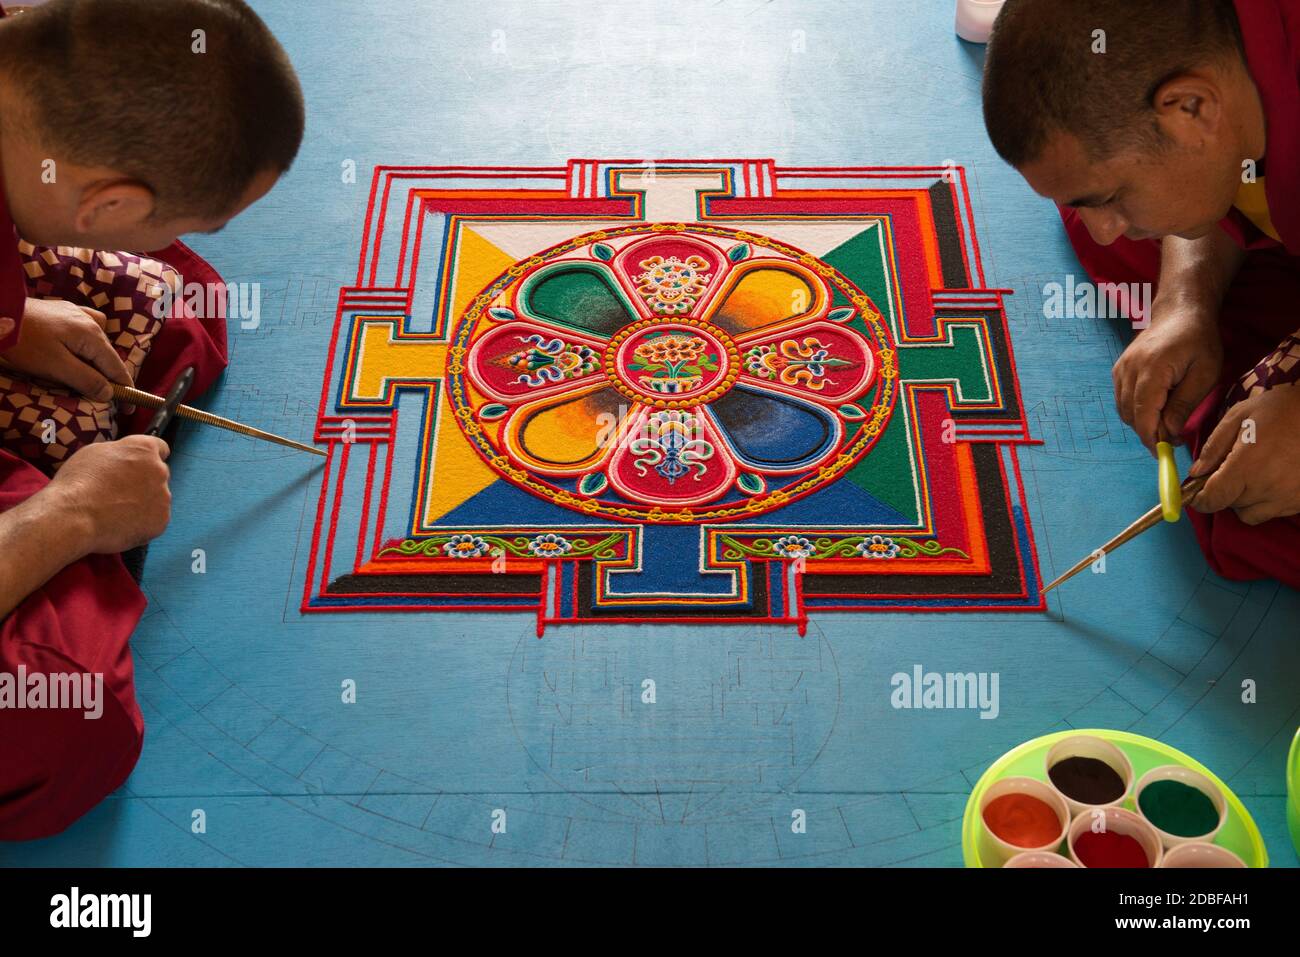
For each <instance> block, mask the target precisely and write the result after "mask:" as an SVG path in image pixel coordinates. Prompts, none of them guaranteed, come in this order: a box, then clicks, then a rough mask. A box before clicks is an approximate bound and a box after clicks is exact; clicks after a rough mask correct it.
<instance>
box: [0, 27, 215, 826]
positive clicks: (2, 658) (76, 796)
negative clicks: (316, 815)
mask: <svg viewBox="0 0 1300 957" xmlns="http://www.w3.org/2000/svg"><path fill="white" fill-rule="evenodd" d="M3 15H4V10H3V8H0V16H3ZM149 255H150V256H151V257H152V258H154V259H161V260H163V261H164V262H166V263H168V264H169V265H170V266H172V267H173V268H174V269H175V270H176V271H177V272H178V273H180V275H181V277H182V279H183V281H184V282H186V283H189V282H199V283H219V282H220V281H221V277H220V276H219V275H217V273H216V272H215V271H214V270H213V269H212V268H211V267H210V266H209V265H208V264H207V263H206V262H204V261H203V260H202V259H201V258H200V257H199V256H198V255H196V254H195V253H194V252H193V251H191V250H190V249H189V248H188V247H186V246H185V245H184V244H182V243H179V242H178V243H175V244H174V245H172V246H170V247H168V248H167V249H165V250H163V251H161V252H156V253H151V254H149ZM25 279H26V277H25V275H24V273H23V272H22V269H21V267H20V257H19V254H18V247H17V234H16V232H15V229H14V224H13V221H12V220H11V219H10V217H9V212H8V208H7V204H6V203H5V201H4V190H3V184H2V183H0V315H5V316H9V317H11V318H13V319H15V321H16V322H18V321H21V318H22V304H23V302H25V301H26V283H25ZM9 310H13V312H10V311H9ZM182 313H184V314H183V315H182ZM15 332H17V330H15ZM15 339H16V336H11V337H7V340H8V341H3V342H0V348H7V347H9V346H11V345H12V344H13V341H15ZM187 365H188V366H194V368H195V379H194V386H193V388H192V389H191V392H190V396H191V397H193V396H196V395H198V394H200V393H201V392H203V391H204V390H206V389H207V388H208V387H209V386H210V385H211V384H212V383H213V382H214V381H215V380H216V378H217V377H218V376H219V375H220V374H221V372H222V370H223V369H224V368H225V366H226V322H225V315H224V311H223V312H221V313H219V314H218V315H215V316H210V317H205V318H196V317H194V316H193V315H192V314H190V313H189V312H188V311H187V310H186V309H185V307H184V305H183V301H177V303H176V315H175V316H174V317H173V318H172V319H170V320H169V321H168V322H167V323H166V324H165V325H164V327H163V329H162V330H161V331H160V332H159V333H158V335H157V336H156V337H155V338H154V341H153V346H152V349H151V350H150V353H149V357H148V358H147V359H146V360H145V362H144V365H143V367H142V368H141V370H140V375H139V377H138V379H137V385H139V386H140V388H143V389H146V390H148V391H153V392H165V391H166V390H167V387H168V386H169V385H170V384H171V382H172V381H173V380H174V379H175V378H176V377H177V375H179V373H180V371H181V369H183V368H184V367H185V366H187ZM151 415H152V410H150V409H138V410H137V412H136V415H135V417H134V418H133V419H132V420H131V421H130V422H124V423H123V428H122V433H123V434H127V433H129V432H132V431H139V430H140V429H141V428H143V426H144V423H146V422H147V421H148V419H149V417H150V416H151ZM48 481H49V480H48V479H47V478H46V477H45V475H44V474H42V473H41V472H40V471H38V470H37V469H36V468H34V467H33V466H31V465H29V464H27V463H26V462H24V461H22V460H21V459H19V458H17V457H16V456H14V455H12V454H10V453H9V452H7V451H5V450H4V449H3V448H0V512H4V511H6V510H8V509H11V508H13V507H14V506H15V505H18V504H19V503H20V502H22V501H24V500H25V499H27V498H29V497H30V496H32V495H34V494H36V493H37V492H39V491H40V490H41V489H42V488H44V487H45V485H46V484H47V483H48ZM145 605H146V602H145V597H144V593H143V592H141V591H140V589H139V587H138V586H137V585H136V583H135V582H134V581H133V580H132V578H131V576H130V575H129V574H128V573H127V571H126V568H125V566H124V565H123V564H122V560H121V558H119V557H118V556H117V555H91V556H88V557H87V558H83V559H81V560H80V561H77V562H73V563H72V564H71V565H69V566H68V567H67V568H64V569H63V570H62V571H60V572H59V573H58V574H57V575H55V576H54V577H53V578H52V579H51V580H50V581H49V582H47V583H46V584H45V585H44V587H42V588H39V589H37V590H36V591H35V592H34V593H32V594H31V595H29V596H28V597H27V598H26V599H25V600H24V601H23V602H22V603H21V604H20V605H19V606H18V607H17V608H15V609H14V610H13V612H11V613H10V614H9V615H8V616H6V617H5V618H3V619H0V672H7V673H9V674H10V675H15V676H16V675H17V674H18V669H19V668H20V667H23V668H25V670H26V673H27V674H28V675H31V674H33V673H36V672H40V673H43V674H51V673H54V674H102V675H103V701H102V704H103V714H102V715H101V717H99V718H98V719H95V720H87V719H86V718H85V717H83V713H82V712H81V711H74V710H67V709H64V710H58V709H50V708H44V709H40V710H18V709H7V708H0V840H28V839H32V838H37V837H44V836H47V835H50V834H56V833H58V832H59V831H62V830H63V829H64V828H66V827H67V826H68V825H69V824H71V823H72V822H73V821H75V820H76V819H77V818H79V817H81V815H83V814H85V813H86V812H87V811H89V810H90V809H91V808H92V807H94V806H95V805H96V804H98V803H99V802H100V801H101V800H103V798H104V797H105V796H106V795H108V794H109V793H110V792H112V791H113V790H115V789H116V788H117V787H119V786H120V785H121V784H122V782H123V781H125V780H126V778H127V775H129V774H130V773H131V770H132V768H134V767H135V763H136V760H137V759H138V758H139V756H140V748H141V745H142V743H143V740H144V719H143V718H142V717H141V714H140V708H139V705H137V703H136V699H135V677H134V671H133V668H132V662H131V652H130V648H129V646H128V639H129V638H130V636H131V632H133V631H134V630H135V626H136V624H137V623H138V622H139V620H140V616H141V615H142V614H143V613H144V609H145Z"/></svg>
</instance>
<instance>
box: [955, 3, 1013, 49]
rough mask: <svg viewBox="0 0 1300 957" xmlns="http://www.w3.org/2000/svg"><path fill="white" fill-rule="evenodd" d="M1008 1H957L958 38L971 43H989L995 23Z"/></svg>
mask: <svg viewBox="0 0 1300 957" xmlns="http://www.w3.org/2000/svg"><path fill="white" fill-rule="evenodd" d="M1004 2H1006V0H957V36H959V37H961V38H962V39H963V40H969V41H970V42H971V43H988V42H989V35H990V34H991V33H992V32H993V21H994V20H996V19H997V18H998V14H999V13H1000V12H1001V10H1002V4H1003V3H1004Z"/></svg>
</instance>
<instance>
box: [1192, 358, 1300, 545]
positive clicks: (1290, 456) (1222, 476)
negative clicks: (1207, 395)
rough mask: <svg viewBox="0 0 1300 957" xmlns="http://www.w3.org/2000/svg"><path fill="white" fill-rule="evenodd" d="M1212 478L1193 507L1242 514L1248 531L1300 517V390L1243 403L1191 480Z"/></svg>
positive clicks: (1285, 389) (1208, 446)
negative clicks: (1286, 518)
mask: <svg viewBox="0 0 1300 957" xmlns="http://www.w3.org/2000/svg"><path fill="white" fill-rule="evenodd" d="M1209 473H1213V474H1211V475H1210V478H1209V479H1208V480H1207V481H1206V483H1205V487H1204V488H1203V489H1202V490H1201V491H1200V493H1198V494H1197V495H1196V496H1195V497H1193V498H1192V500H1191V501H1190V502H1189V503H1188V504H1189V506H1190V507H1191V508H1194V509H1196V510H1197V511H1198V512H1218V511H1220V510H1222V509H1225V508H1231V509H1233V510H1235V511H1236V513H1237V517H1238V518H1240V519H1241V520H1242V521H1243V522H1245V523H1246V524H1247V525H1258V524H1260V523H1261V522H1267V521H1268V520H1269V519H1271V518H1281V517H1283V516H1286V515H1295V514H1296V513H1300V385H1296V384H1290V385H1279V386H1275V387H1274V388H1272V389H1269V390H1268V391H1267V392H1263V393H1260V394H1259V395H1255V396H1251V397H1250V398H1249V399H1243V400H1242V401H1241V402H1238V403H1237V404H1236V405H1234V406H1233V407H1232V408H1231V409H1229V410H1228V411H1227V413H1226V414H1225V415H1224V416H1223V419H1222V421H1220V422H1219V424H1218V426H1216V427H1215V429H1214V431H1213V432H1212V433H1210V438H1209V440H1208V441H1207V442H1206V443H1205V447H1204V448H1202V449H1201V454H1200V457H1199V458H1197V460H1196V462H1195V463H1193V465H1192V468H1191V471H1189V472H1188V473H1187V474H1188V476H1189V477H1194V476H1197V475H1206V474H1209Z"/></svg>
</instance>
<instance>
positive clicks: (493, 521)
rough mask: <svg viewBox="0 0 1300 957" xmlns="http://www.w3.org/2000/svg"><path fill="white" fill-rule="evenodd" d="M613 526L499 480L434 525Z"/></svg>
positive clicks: (611, 523) (462, 503)
mask: <svg viewBox="0 0 1300 957" xmlns="http://www.w3.org/2000/svg"><path fill="white" fill-rule="evenodd" d="M506 522H510V523H513V524H517V525H547V526H550V525H554V526H555V527H557V528H558V527H559V526H561V525H613V524H617V523H615V522H609V521H602V520H600V519H597V518H594V517H588V516H586V515H583V514H581V513H579V512H575V511H573V510H572V509H568V508H562V507H561V506H559V505H554V504H552V503H550V502H547V501H544V500H543V499H540V498H538V497H537V496H536V495H534V494H532V493H531V492H525V491H524V490H523V489H521V488H519V486H517V485H512V484H511V483H510V482H507V481H505V480H504V479H498V480H497V481H495V482H493V483H492V484H491V485H489V486H488V487H487V488H485V489H483V491H481V492H479V493H478V494H477V495H474V496H471V497H470V498H469V499H467V500H466V501H464V502H461V504H459V505H457V506H456V507H455V508H453V509H452V510H451V511H450V512H448V513H447V514H446V515H444V516H443V517H442V518H440V519H438V521H437V522H436V523H435V524H436V525H438V526H442V525H501V524H504V523H506Z"/></svg>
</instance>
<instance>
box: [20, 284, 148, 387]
mask: <svg viewBox="0 0 1300 957" xmlns="http://www.w3.org/2000/svg"><path fill="white" fill-rule="evenodd" d="M107 325H108V320H107V318H105V316H104V314H103V313H102V312H99V311H98V310H96V309H90V308H88V307H86V306H78V305H76V304H74V303H71V302H67V301H66V300H63V299H28V300H27V303H26V305H25V307H24V308H23V321H22V325H20V326H19V327H18V342H17V344H16V345H14V346H13V347H11V348H10V349H8V350H7V351H5V352H3V353H0V367H8V368H11V369H15V370H17V371H18V372H22V373H25V374H26V375H28V376H33V377H35V378H38V379H46V380H48V381H51V382H57V383H59V384H60V385H66V386H68V387H69V388H71V389H73V390H74V391H76V392H79V393H81V394H82V395H84V396H85V397H86V398H88V399H90V400H91V401H93V402H108V401H109V400H110V399H112V398H113V388H112V385H111V383H114V382H116V383H119V384H121V385H133V384H134V383H133V382H132V381H131V373H130V370H128V369H127V367H126V364H125V363H123V362H122V358H121V357H120V356H119V355H118V354H117V351H116V350H115V349H114V348H113V345H112V343H110V342H109V341H108V335H107V333H106V332H105V329H106V327H107Z"/></svg>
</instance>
